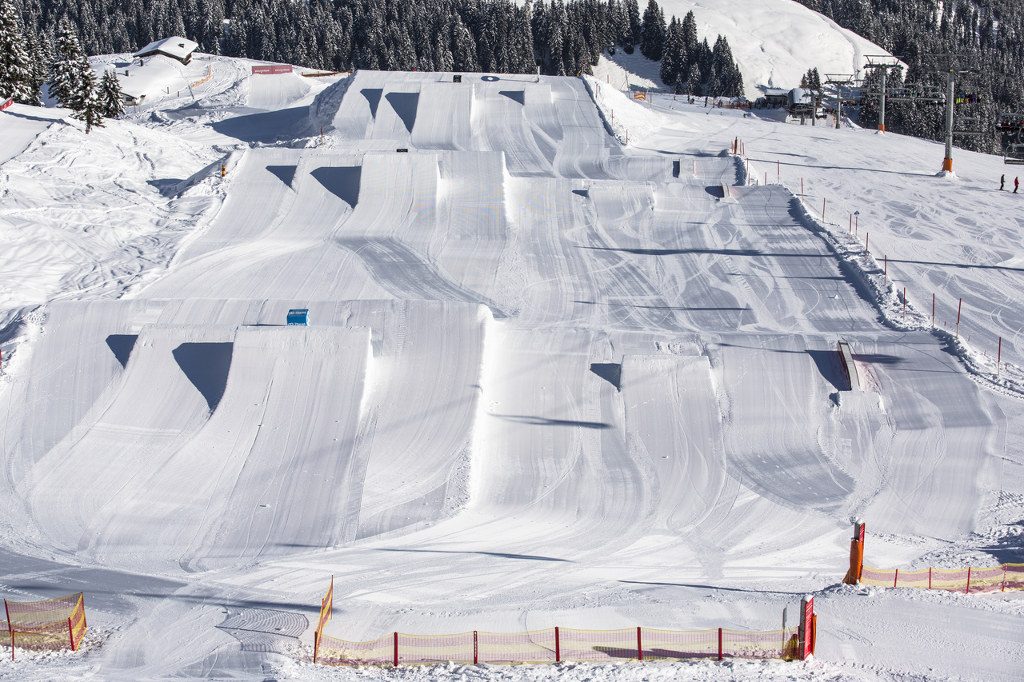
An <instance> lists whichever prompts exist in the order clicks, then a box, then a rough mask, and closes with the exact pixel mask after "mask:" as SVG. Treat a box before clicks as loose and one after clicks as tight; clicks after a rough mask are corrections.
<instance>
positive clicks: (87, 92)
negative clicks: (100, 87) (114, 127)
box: [74, 63, 103, 135]
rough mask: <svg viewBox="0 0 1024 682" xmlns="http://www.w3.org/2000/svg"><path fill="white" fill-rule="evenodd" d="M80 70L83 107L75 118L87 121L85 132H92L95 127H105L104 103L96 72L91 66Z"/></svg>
mask: <svg viewBox="0 0 1024 682" xmlns="http://www.w3.org/2000/svg"><path fill="white" fill-rule="evenodd" d="M85 66H86V68H85V69H84V70H81V71H80V88H81V91H80V92H81V94H80V96H81V108H80V109H78V110H76V111H75V113H74V118H77V119H79V120H81V121H85V134H86V135H88V134H89V133H91V132H92V129H93V128H102V127H103V103H102V102H101V101H100V95H99V92H98V91H97V88H96V74H95V73H93V70H92V69H91V68H89V65H88V63H86V65H85Z"/></svg>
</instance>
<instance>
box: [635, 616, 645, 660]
mask: <svg viewBox="0 0 1024 682" xmlns="http://www.w3.org/2000/svg"><path fill="white" fill-rule="evenodd" d="M636 658H637V660H638V661H643V660H644V640H643V636H642V635H641V634H640V626H639V625H637V626H636Z"/></svg>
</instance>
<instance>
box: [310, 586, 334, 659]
mask: <svg viewBox="0 0 1024 682" xmlns="http://www.w3.org/2000/svg"><path fill="white" fill-rule="evenodd" d="M333 613H334V576H333V575H332V576H331V584H330V586H329V587H328V588H327V594H325V595H324V598H323V599H321V600H320V618H319V619H318V620H317V623H316V632H314V633H313V662H314V663H316V662H317V657H318V655H319V653H320V640H321V639H322V638H323V635H324V626H325V625H327V622H328V621H329V620H331V616H332V615H333Z"/></svg>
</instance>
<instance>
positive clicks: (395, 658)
mask: <svg viewBox="0 0 1024 682" xmlns="http://www.w3.org/2000/svg"><path fill="white" fill-rule="evenodd" d="M392 662H393V663H394V664H395V667H396V668H397V667H398V633H397V632H396V633H395V653H394V656H393V658H392Z"/></svg>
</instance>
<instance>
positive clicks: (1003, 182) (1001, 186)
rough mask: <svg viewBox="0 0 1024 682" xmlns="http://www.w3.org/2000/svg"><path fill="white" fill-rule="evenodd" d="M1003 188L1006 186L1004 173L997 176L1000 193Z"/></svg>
mask: <svg viewBox="0 0 1024 682" xmlns="http://www.w3.org/2000/svg"><path fill="white" fill-rule="evenodd" d="M1005 186H1006V174H1005V173H1004V174H1002V175H1000V176H999V191H1000V192H1002V191H1003V187H1005Z"/></svg>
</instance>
